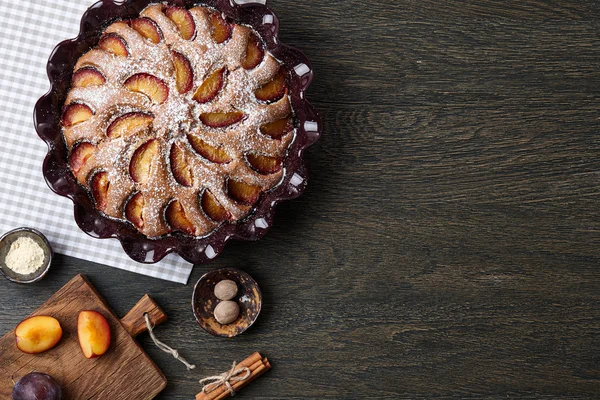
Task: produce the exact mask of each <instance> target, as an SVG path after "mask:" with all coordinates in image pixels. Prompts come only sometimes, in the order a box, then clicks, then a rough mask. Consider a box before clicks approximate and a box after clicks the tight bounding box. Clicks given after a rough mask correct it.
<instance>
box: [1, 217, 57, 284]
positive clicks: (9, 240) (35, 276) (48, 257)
mask: <svg viewBox="0 0 600 400" xmlns="http://www.w3.org/2000/svg"><path fill="white" fill-rule="evenodd" d="M20 237H30V238H31V239H33V240H35V242H36V243H37V244H39V245H40V246H41V247H42V249H43V250H44V263H43V264H42V266H41V267H40V268H38V269H37V270H36V271H35V272H34V273H32V274H29V275H22V274H18V273H16V272H15V271H13V270H11V269H10V268H8V267H7V266H6V262H5V260H6V256H7V254H8V251H9V250H10V246H11V245H12V244H13V242H14V241H15V240H17V239H18V238H20ZM53 255H54V252H53V251H52V246H50V243H49V242H48V239H46V237H45V236H44V235H43V234H42V233H41V232H40V231H37V230H35V229H32V228H17V229H13V230H12V231H9V232H6V233H5V234H4V235H2V237H0V273H2V275H4V277H5V278H6V279H8V280H9V281H11V282H16V283H33V282H37V281H39V280H40V279H42V278H43V277H44V276H46V274H47V273H48V270H49V269H50V264H52V257H53Z"/></svg>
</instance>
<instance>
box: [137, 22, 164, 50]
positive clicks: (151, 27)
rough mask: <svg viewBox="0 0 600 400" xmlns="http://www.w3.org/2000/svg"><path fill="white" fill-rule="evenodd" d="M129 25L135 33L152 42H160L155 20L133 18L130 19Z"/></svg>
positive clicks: (159, 33) (158, 29) (160, 36)
mask: <svg viewBox="0 0 600 400" xmlns="http://www.w3.org/2000/svg"><path fill="white" fill-rule="evenodd" d="M130 25H131V27H132V28H133V29H135V30H136V31H137V33H139V34H140V35H142V36H143V37H144V38H146V39H148V40H150V41H151V42H152V43H154V44H158V43H160V41H161V39H162V35H161V32H160V28H159V27H158V25H156V22H154V21H152V20H151V19H150V18H145V17H141V18H136V19H133V20H131V22H130Z"/></svg>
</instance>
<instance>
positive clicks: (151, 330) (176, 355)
mask: <svg viewBox="0 0 600 400" xmlns="http://www.w3.org/2000/svg"><path fill="white" fill-rule="evenodd" d="M144 319H145V320H146V327H147V328H148V333H149V334H150V337H151V338H152V341H153V342H154V344H155V345H156V347H158V348H159V349H161V350H162V351H164V352H165V353H169V354H170V355H172V356H173V358H175V359H176V360H179V361H181V362H182V363H183V365H185V367H186V368H187V369H188V371H189V370H191V369H194V368H196V366H195V365H193V364H190V363H189V362H187V361H186V360H185V358H183V357H181V356H180V355H179V352H178V351H177V350H175V349H174V348H172V347H169V346H167V345H166V344H165V343H163V342H161V341H160V340H158V339H157V338H156V336H154V327H153V326H152V324H151V323H150V317H148V313H144Z"/></svg>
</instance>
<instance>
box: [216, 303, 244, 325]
mask: <svg viewBox="0 0 600 400" xmlns="http://www.w3.org/2000/svg"><path fill="white" fill-rule="evenodd" d="M214 314H215V319H216V320H217V322H218V323H220V324H222V325H227V324H230V323H232V322H233V321H235V320H236V319H237V317H238V315H240V306H239V305H238V303H236V302H235V301H230V300H225V301H222V302H220V303H219V304H217V306H216V307H215V311H214Z"/></svg>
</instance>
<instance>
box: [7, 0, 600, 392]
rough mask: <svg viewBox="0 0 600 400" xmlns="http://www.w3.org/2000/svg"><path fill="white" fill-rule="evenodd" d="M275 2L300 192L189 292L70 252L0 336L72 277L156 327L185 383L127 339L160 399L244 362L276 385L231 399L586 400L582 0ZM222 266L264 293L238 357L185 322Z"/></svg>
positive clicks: (16, 296)
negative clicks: (199, 291)
mask: <svg viewBox="0 0 600 400" xmlns="http://www.w3.org/2000/svg"><path fill="white" fill-rule="evenodd" d="M269 3H270V5H271V7H273V8H274V10H275V11H276V13H277V14H278V15H279V17H280V19H281V21H282V27H281V37H282V40H283V41H284V42H286V43H289V44H293V45H296V46H298V47H301V48H302V49H304V50H305V51H306V53H307V55H308V56H309V57H310V58H311V59H312V61H313V63H314V67H315V71H316V78H315V81H314V84H313V86H312V88H311V90H310V92H309V98H310V99H311V101H312V102H313V103H314V104H315V105H316V106H317V107H318V108H319V110H320V111H321V113H322V115H323V120H324V124H325V125H324V128H325V129H324V134H323V137H322V140H321V141H320V142H319V143H318V144H317V145H316V146H315V147H314V148H312V149H311V150H310V151H309V152H308V154H307V160H308V165H309V169H310V173H311V179H310V183H309V187H308V190H307V192H306V193H305V194H304V195H303V196H302V197H301V198H299V199H297V200H294V201H292V202H288V203H285V204H282V205H281V206H279V207H278V213H277V216H276V220H275V226H274V228H273V229H272V231H271V232H270V233H269V234H268V235H267V237H266V238H265V239H264V240H262V241H260V242H256V243H233V244H230V245H228V247H227V248H226V250H225V252H224V254H223V255H222V256H221V257H220V258H219V259H218V260H216V261H215V262H214V263H213V264H211V265H210V266H201V267H197V268H196V269H195V271H194V273H193V275H192V277H191V278H190V283H189V284H188V285H187V286H183V285H178V284H174V283H167V282H163V281H159V280H155V279H151V278H146V277H141V276H138V275H135V274H131V273H126V272H122V271H118V270H116V269H111V268H107V267H104V266H101V265H95V264H92V263H88V262H83V261H80V260H75V259H71V258H68V257H64V256H57V257H56V262H55V263H54V267H53V270H52V272H51V273H50V274H49V276H48V277H47V278H46V279H45V280H44V281H43V282H41V283H39V284H36V285H31V286H27V287H21V286H16V285H14V284H10V283H9V282H0V285H1V288H0V329H1V332H0V333H2V334H3V333H5V332H6V331H8V330H9V329H11V328H12V327H13V326H14V325H16V324H17V323H18V322H19V321H20V319H21V318H23V317H24V316H26V315H27V314H29V313H30V312H31V311H32V310H34V309H35V308H36V307H38V306H39V305H40V304H41V303H42V302H43V301H44V300H45V299H46V298H47V297H49V296H50V295H51V294H52V293H53V292H54V291H56V290H57V289H59V288H60V287H61V286H62V285H63V284H64V283H66V282H67V281H68V280H69V279H70V278H72V277H73V276H74V275H75V274H76V273H78V272H83V273H85V274H87V275H88V276H89V277H90V279H91V281H92V282H93V283H94V284H95V285H96V286H97V288H98V289H99V291H100V292H101V293H102V294H103V295H104V296H105V297H106V298H107V300H108V301H109V303H110V304H111V305H112V306H113V308H114V309H115V310H116V311H117V313H118V314H120V315H123V314H124V313H125V312H126V311H127V310H128V309H129V308H130V307H131V306H132V305H133V304H134V303H135V302H136V301H137V300H138V299H139V298H140V297H141V296H142V295H143V294H144V293H149V294H151V295H152V296H154V297H155V298H156V299H157V301H158V302H159V303H160V304H161V305H162V306H163V308H164V309H165V311H166V313H167V314H168V315H169V317H170V320H169V322H167V323H166V324H165V325H163V326H160V327H159V328H157V331H156V333H157V335H158V337H159V338H161V339H163V340H164V341H165V342H167V343H169V344H171V345H173V346H175V347H177V348H178V349H179V350H180V351H181V353H182V355H184V356H185V357H187V358H188V359H189V360H191V361H193V362H195V363H196V364H197V366H198V368H197V369H196V370H195V371H193V372H187V371H186V370H185V368H183V366H181V365H180V364H179V363H178V362H176V361H175V360H173V359H172V358H170V356H168V355H167V354H164V353H162V352H160V351H159V350H158V349H157V348H156V347H154V346H153V345H152V343H151V342H150V340H149V338H148V336H147V335H142V337H141V338H140V340H141V341H142V343H143V346H144V348H145V349H146V350H147V352H148V353H149V354H150V355H151V357H152V358H153V359H154V360H155V361H156V363H157V364H158V365H159V367H160V368H161V369H162V370H163V371H164V373H165V374H166V376H167V378H168V380H169V385H168V387H167V389H166V390H165V391H164V392H163V394H162V395H161V396H159V398H160V399H169V400H178V399H191V398H193V395H194V394H195V393H197V392H198V390H199V387H200V386H199V384H198V383H197V381H198V379H199V378H201V377H203V376H206V375H212V374H213V373H214V372H220V371H222V370H224V369H226V368H227V367H228V365H229V364H230V362H231V361H233V360H241V359H242V358H244V357H245V356H247V355H249V354H250V353H252V352H253V351H255V350H258V351H261V352H262V353H264V354H265V355H266V356H268V357H269V359H270V360H272V364H273V370H272V371H270V372H269V373H267V374H266V375H265V376H264V377H262V378H260V379H259V380H258V381H257V382H255V383H253V384H252V385H251V386H249V387H248V388H246V389H244V390H243V392H241V393H240V395H239V398H240V399H243V398H245V399H259V398H260V399H273V400H275V399H301V398H313V399H353V398H356V399H396V398H432V397H446V398H469V397H491V398H500V397H502V398H506V397H509V398H558V397H568V398H580V399H590V398H598V397H600V340H599V334H600V265H599V262H600V214H599V200H600V158H599V157H598V155H599V154H600V136H599V133H600V119H599V116H600V113H599V109H600V51H599V50H600V34H599V33H600V5H599V4H598V1H592V0H578V1H566V0H565V1H560V0H548V1H537V0H518V1H517V0H514V1H513V0H474V1H468V2H464V1H459V0H436V1H431V0H419V1H408V0H401V1H391V0H377V1H375V0H361V1H359V0H344V1H341V0H335V1H326V2H325V1H320V2H317V1H312V0H295V1H288V0H271V1H270V2H269ZM40 179H41V177H40ZM222 266H236V267H240V268H242V269H245V270H246V271H248V272H249V273H251V274H252V275H253V276H254V277H255V278H256V279H257V281H258V282H259V283H260V285H261V287H262V289H263V292H264V309H263V312H262V314H261V316H260V317H259V320H258V322H257V324H256V326H255V327H253V328H251V329H250V330H249V331H248V332H246V333H245V334H244V335H242V336H241V337H238V338H235V339H232V340H226V339H217V338H213V337H211V336H209V335H208V334H206V333H204V332H203V331H201V330H200V329H199V327H198V326H197V325H196V323H195V321H194V319H193V316H192V312H191V306H190V299H191V295H192V287H193V283H194V282H195V281H196V280H197V279H198V278H199V277H200V275H201V274H202V273H204V272H205V271H207V270H208V269H210V268H215V267H222ZM77 400H79V399H77Z"/></svg>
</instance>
